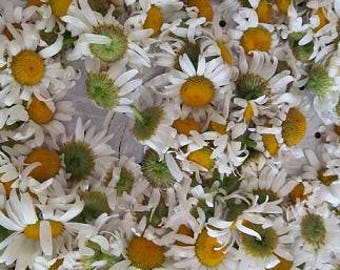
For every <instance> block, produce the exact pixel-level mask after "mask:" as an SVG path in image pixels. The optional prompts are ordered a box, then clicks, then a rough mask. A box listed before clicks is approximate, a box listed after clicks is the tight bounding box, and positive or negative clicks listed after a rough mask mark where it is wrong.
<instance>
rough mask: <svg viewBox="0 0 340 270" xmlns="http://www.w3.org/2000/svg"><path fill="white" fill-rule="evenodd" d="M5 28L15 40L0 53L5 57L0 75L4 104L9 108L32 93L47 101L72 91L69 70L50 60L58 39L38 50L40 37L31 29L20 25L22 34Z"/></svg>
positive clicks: (72, 73)
mask: <svg viewBox="0 0 340 270" xmlns="http://www.w3.org/2000/svg"><path fill="white" fill-rule="evenodd" d="M8 27H9V29H10V31H11V33H12V34H13V35H14V36H15V39H14V40H12V41H9V42H7V43H6V50H5V51H4V52H3V53H6V54H8V56H7V57H6V59H7V63H6V68H5V69H4V70H2V71H1V73H0V79H1V80H0V81H1V86H2V88H3V89H2V90H1V95H2V96H3V103H4V104H6V105H7V106H10V105H13V104H14V103H16V102H17V101H18V100H19V99H22V100H25V101H28V100H29V99H30V97H31V94H32V93H34V95H35V96H36V97H37V98H38V99H39V100H43V99H49V98H51V96H53V95H54V94H55V93H57V92H59V91H65V90H67V89H69V88H71V87H73V85H74V82H73V79H74V77H75V72H74V70H73V68H72V67H70V66H68V67H67V68H64V67H62V65H61V64H60V63H58V62H56V61H54V60H51V57H52V56H54V55H56V54H57V53H58V52H59V51H60V49H61V46H62V41H61V39H58V40H57V41H56V43H55V44H52V45H51V46H48V47H45V48H43V49H41V50H39V49H38V45H39V42H40V37H39V34H38V32H37V30H36V29H35V28H34V27H33V25H30V24H22V28H23V30H22V34H21V33H19V32H18V31H17V30H16V29H15V28H14V27H12V26H8ZM49 91H52V93H50V92H49Z"/></svg>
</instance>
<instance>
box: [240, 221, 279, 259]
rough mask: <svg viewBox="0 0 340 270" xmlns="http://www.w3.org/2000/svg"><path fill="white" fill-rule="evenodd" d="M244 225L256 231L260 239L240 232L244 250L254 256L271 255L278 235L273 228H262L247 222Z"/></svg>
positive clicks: (263, 256) (276, 243) (265, 256)
mask: <svg viewBox="0 0 340 270" xmlns="http://www.w3.org/2000/svg"><path fill="white" fill-rule="evenodd" d="M245 226H246V227H248V228H249V229H252V230H254V231H256V232H257V233H258V234H260V236H261V240H259V239H257V238H256V237H254V236H251V235H248V234H245V233H241V244H242V247H243V248H244V249H245V251H246V252H247V253H248V254H249V255H251V256H252V257H255V258H267V257H270V256H272V255H273V252H274V251H275V249H276V247H277V245H278V236H277V234H276V231H275V230H274V229H273V228H271V227H270V228H266V229H263V228H262V226H261V225H257V224H252V223H249V224H248V223H247V224H245Z"/></svg>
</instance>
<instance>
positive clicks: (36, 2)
mask: <svg viewBox="0 0 340 270" xmlns="http://www.w3.org/2000/svg"><path fill="white" fill-rule="evenodd" d="M43 4H44V3H43V2H41V1H40V0H28V1H27V6H29V7H30V6H35V7H41V6H42V5H43Z"/></svg>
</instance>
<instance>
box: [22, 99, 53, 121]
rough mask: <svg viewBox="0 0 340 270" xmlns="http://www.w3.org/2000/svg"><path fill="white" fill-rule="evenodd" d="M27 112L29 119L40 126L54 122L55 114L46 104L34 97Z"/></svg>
mask: <svg viewBox="0 0 340 270" xmlns="http://www.w3.org/2000/svg"><path fill="white" fill-rule="evenodd" d="M27 111H28V115H29V117H30V118H31V119H32V120H33V121H34V122H36V123H37V124H39V125H45V124H48V123H50V122H51V121H52V120H53V116H54V113H53V112H52V111H51V110H50V108H49V107H47V105H46V103H45V102H43V101H40V100H39V99H37V98H36V97H35V96H33V97H32V100H31V103H30V104H29V106H28V109H27Z"/></svg>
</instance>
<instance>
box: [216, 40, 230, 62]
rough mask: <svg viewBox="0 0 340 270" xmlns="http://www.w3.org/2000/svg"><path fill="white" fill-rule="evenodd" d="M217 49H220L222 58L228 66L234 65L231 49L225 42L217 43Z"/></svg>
mask: <svg viewBox="0 0 340 270" xmlns="http://www.w3.org/2000/svg"><path fill="white" fill-rule="evenodd" d="M216 44H217V47H218V48H219V49H220V52H221V56H222V58H223V60H224V62H226V63H227V64H228V65H232V64H233V57H232V56H231V53H230V50H229V48H228V47H227V46H226V45H225V44H224V43H223V41H217V42H216Z"/></svg>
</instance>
